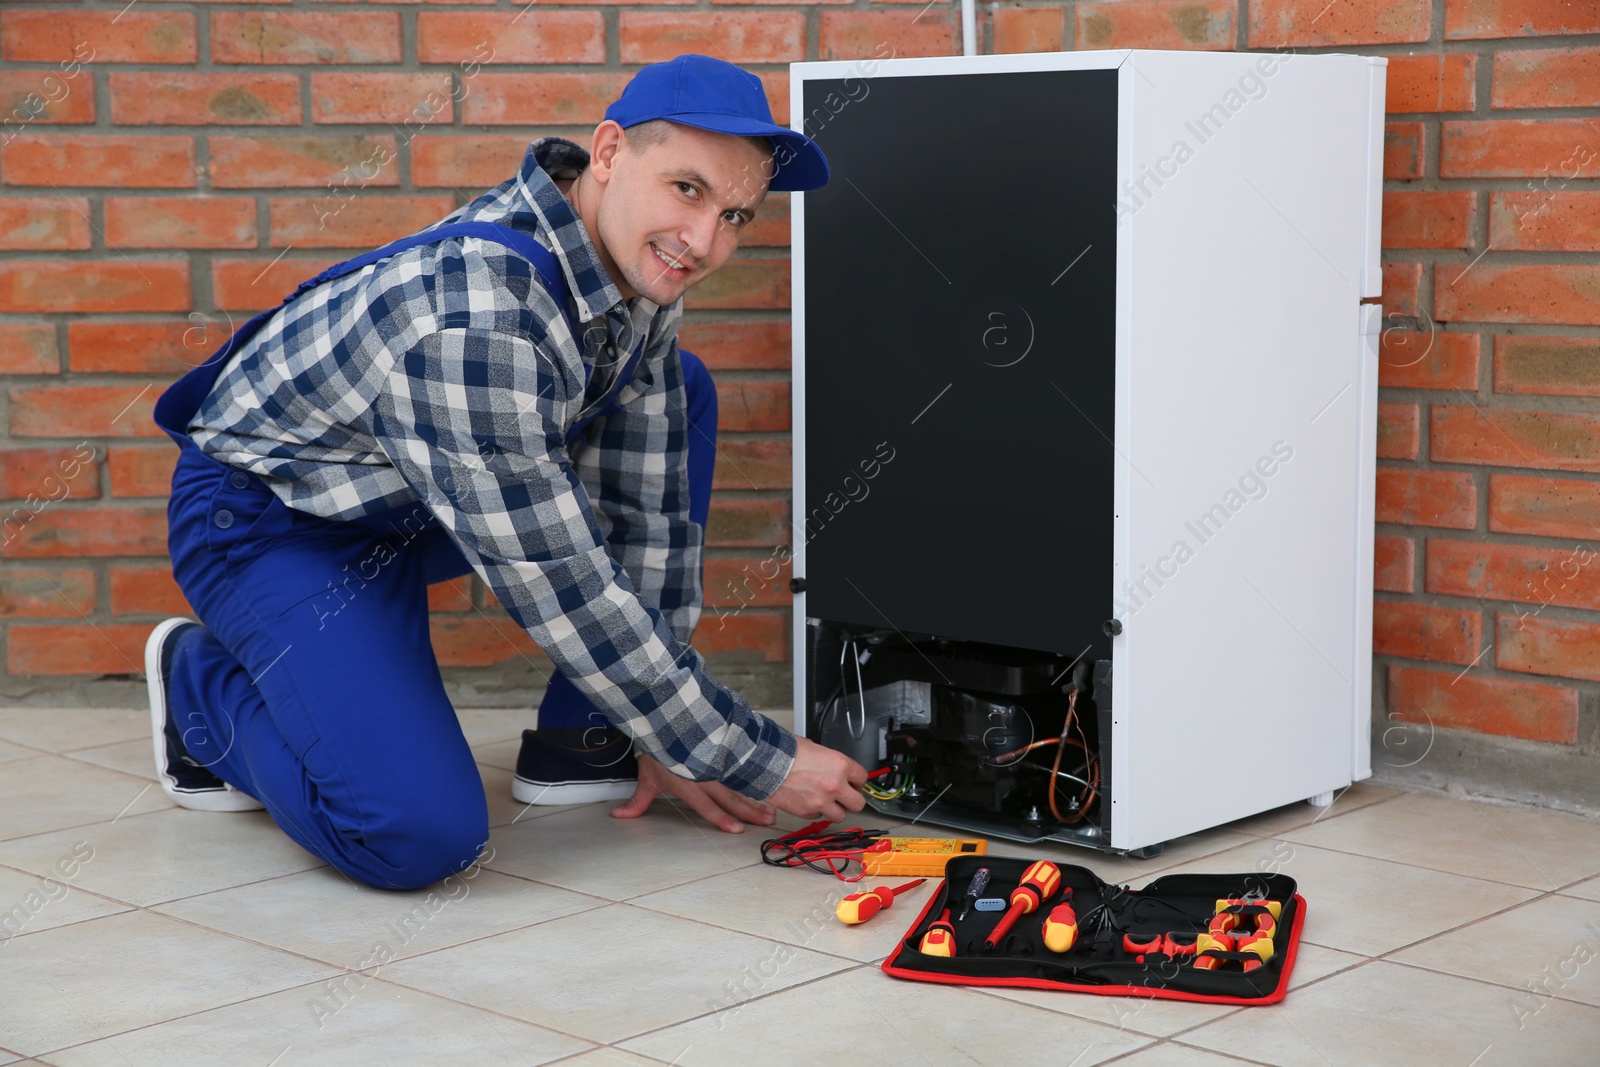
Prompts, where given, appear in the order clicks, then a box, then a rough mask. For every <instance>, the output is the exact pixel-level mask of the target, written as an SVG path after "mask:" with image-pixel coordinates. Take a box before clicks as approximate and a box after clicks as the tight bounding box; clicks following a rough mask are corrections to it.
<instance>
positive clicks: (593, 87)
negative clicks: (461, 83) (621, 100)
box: [419, 71, 633, 183]
mask: <svg viewBox="0 0 1600 1067" xmlns="http://www.w3.org/2000/svg"><path fill="white" fill-rule="evenodd" d="M632 77H633V76H632V75H631V74H613V73H609V72H599V73H594V74H575V73H570V72H566V71H531V72H527V73H518V74H502V73H493V74H490V73H484V74H480V75H478V76H477V77H476V78H474V79H472V88H471V91H470V92H469V93H468V94H467V96H466V99H464V100H462V101H461V121H462V122H463V123H465V124H467V125H469V126H529V125H551V126H577V125H590V124H596V123H599V122H600V120H601V119H603V118H604V117H605V112H606V108H607V107H608V106H610V104H611V102H612V101H614V100H615V99H617V97H618V96H620V95H621V94H622V87H623V86H624V85H626V84H628V81H629V80H630V79H631V78H632ZM519 139H520V141H521V143H522V147H523V149H524V150H526V148H527V146H528V138H526V137H522V138H519ZM419 140H421V138H419ZM461 140H462V139H461V138H458V137H451V138H450V141H451V142H452V143H454V144H457V145H460V144H461ZM582 143H583V144H585V145H587V143H588V142H587V140H582ZM434 151H435V154H436V155H438V154H442V153H443V152H445V151H447V148H445V147H440V148H438V149H435V150H434ZM517 160H518V162H519V163H520V161H521V153H520V152H519V153H518V156H517ZM508 177H510V172H509V171H508V172H507V173H505V174H503V175H501V177H500V178H498V179H496V183H498V182H500V181H504V180H505V179H506V178H508Z"/></svg>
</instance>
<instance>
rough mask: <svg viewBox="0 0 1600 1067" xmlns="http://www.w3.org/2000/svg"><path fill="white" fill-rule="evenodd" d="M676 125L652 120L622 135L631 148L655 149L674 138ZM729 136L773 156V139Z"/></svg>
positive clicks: (641, 123) (632, 127) (664, 120)
mask: <svg viewBox="0 0 1600 1067" xmlns="http://www.w3.org/2000/svg"><path fill="white" fill-rule="evenodd" d="M674 125H675V123H673V122H672V121H671V120H670V119H651V120H649V121H648V122H640V123H637V124H635V125H633V126H625V127H623V130H622V133H623V136H624V137H625V138H626V139H627V142H628V144H629V145H630V146H632V147H633V148H635V149H638V150H639V151H644V150H645V149H647V148H653V147H655V146H656V145H658V144H660V143H661V142H662V141H665V140H666V139H667V138H668V137H670V136H672V127H673V126H674ZM728 136H730V137H738V138H739V140H741V141H744V142H745V143H746V144H748V145H750V146H752V147H753V148H756V149H758V150H760V151H761V152H763V153H765V154H767V155H772V154H773V147H772V139H771V138H770V137H745V136H743V135H741V134H729V135H728Z"/></svg>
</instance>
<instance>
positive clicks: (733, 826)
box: [611, 752, 777, 834]
mask: <svg viewBox="0 0 1600 1067" xmlns="http://www.w3.org/2000/svg"><path fill="white" fill-rule="evenodd" d="M638 763H639V785H638V788H636V789H635V790H634V791H633V796H631V797H629V798H628V801H627V803H625V804H623V805H621V806H620V807H615V808H612V809H611V815H612V817H613V818H617V819H636V818H638V817H639V816H641V815H643V814H644V813H645V812H646V811H648V810H649V808H650V802H651V801H652V800H654V799H655V798H656V797H658V796H661V795H663V794H670V795H672V796H675V797H677V798H678V799H679V800H681V801H683V802H684V803H685V804H687V805H689V806H690V807H691V808H693V809H694V810H695V811H697V812H699V813H700V814H701V815H702V816H704V817H705V820H706V821H707V822H709V823H710V824H711V825H712V826H715V827H716V828H717V829H719V830H722V831H724V832H725V833H730V834H742V833H744V824H745V823H750V824H751V825H752V826H771V825H772V823H773V820H774V819H776V818H777V814H776V813H775V812H774V811H773V810H772V808H771V806H770V805H767V804H762V803H760V802H759V801H755V800H751V799H750V798H749V797H746V796H741V795H740V794H738V793H735V792H734V791H733V790H731V789H729V788H728V787H727V786H725V785H721V784H719V783H717V782H691V781H689V780H688V779H687V778H679V777H678V776H677V775H675V774H673V773H671V772H670V771H668V770H667V769H666V768H665V767H663V766H661V764H660V763H658V762H657V761H656V760H654V759H652V758H651V757H649V756H646V755H645V754H644V753H642V752H641V753H639V754H638Z"/></svg>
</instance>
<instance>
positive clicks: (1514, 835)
mask: <svg viewBox="0 0 1600 1067" xmlns="http://www.w3.org/2000/svg"><path fill="white" fill-rule="evenodd" d="M1283 836H1284V837H1285V838H1287V839H1289V840H1291V841H1296V842H1301V843H1304V844H1308V845H1317V846H1320V847H1323V848H1331V849H1338V850H1339V851H1342V852H1356V853H1360V854H1361V855H1365V856H1377V857H1379V858H1381V859H1388V860H1394V861H1396V862H1398V863H1410V864H1415V865H1417V866H1420V867H1432V868H1433V869H1434V870H1439V871H1451V872H1453V873H1455V874H1469V875H1472V876H1474V877H1477V878H1488V879H1491V880H1493V881H1497V882H1509V883H1511V884H1512V885H1521V886H1528V887H1529V888H1532V889H1543V890H1551V889H1558V888H1560V887H1561V886H1563V885H1566V884H1567V883H1569V882H1571V881H1574V880H1575V879H1578V878H1584V877H1587V876H1589V875H1593V874H1600V823H1596V822H1592V821H1589V820H1586V819H1580V818H1578V817H1576V816H1569V815H1558V814H1554V813H1549V814H1545V813H1540V812H1532V811H1525V810H1521V809H1516V808H1503V807H1497V806H1495V805H1492V804H1485V803H1483V802H1481V801H1470V800H1466V799H1459V800H1458V799H1453V798H1450V797H1433V796H1419V795H1416V794H1412V795H1409V796H1403V797H1400V798H1398V799H1395V800H1391V801H1389V802H1388V803H1385V804H1379V805H1377V806H1375V807H1371V808H1368V809H1365V810H1363V811H1358V812H1354V813H1352V814H1350V815H1346V816H1344V817H1343V818H1339V819H1332V820H1329V821H1327V822H1323V823H1319V824H1317V825H1316V826H1311V827H1305V828H1303V829H1296V830H1291V831H1289V832H1287V833H1285V834H1284V835H1283Z"/></svg>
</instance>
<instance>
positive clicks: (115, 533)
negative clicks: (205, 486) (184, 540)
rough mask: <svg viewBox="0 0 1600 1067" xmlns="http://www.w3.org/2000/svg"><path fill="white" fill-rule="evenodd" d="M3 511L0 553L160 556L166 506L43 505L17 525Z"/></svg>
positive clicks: (33, 556)
mask: <svg viewBox="0 0 1600 1067" xmlns="http://www.w3.org/2000/svg"><path fill="white" fill-rule="evenodd" d="M10 518H11V513H7V515H6V519H7V520H8V521H7V522H6V523H5V529H6V533H7V535H8V536H7V538H6V540H5V541H4V542H3V543H0V556H3V557H6V558H8V559H40V558H43V557H46V556H63V557H65V556H71V557H79V556H164V555H166V554H167V509H166V505H164V504H161V505H151V506H149V507H126V506H122V507H92V508H79V507H75V508H67V507H60V506H56V507H46V508H44V509H43V510H42V511H40V512H39V513H38V514H36V515H34V516H33V517H32V518H31V519H30V520H29V521H27V522H26V523H25V524H24V525H22V526H21V527H20V529H19V528H17V527H16V526H15V525H13V523H12V522H11V521H9V520H10Z"/></svg>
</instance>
